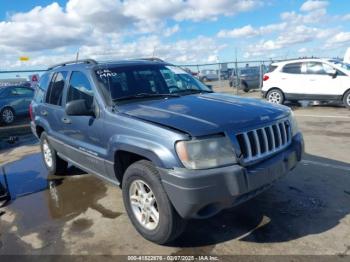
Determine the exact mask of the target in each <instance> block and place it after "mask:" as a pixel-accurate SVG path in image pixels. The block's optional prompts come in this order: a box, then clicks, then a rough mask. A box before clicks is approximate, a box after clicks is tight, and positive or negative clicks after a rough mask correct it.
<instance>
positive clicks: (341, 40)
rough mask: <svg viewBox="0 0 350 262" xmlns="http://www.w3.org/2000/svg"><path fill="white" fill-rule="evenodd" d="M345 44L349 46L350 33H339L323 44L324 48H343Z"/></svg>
mask: <svg viewBox="0 0 350 262" xmlns="http://www.w3.org/2000/svg"><path fill="white" fill-rule="evenodd" d="M346 44H350V32H340V33H338V34H336V35H335V36H333V37H332V38H330V39H328V41H327V42H326V44H325V48H332V47H337V46H343V45H346Z"/></svg>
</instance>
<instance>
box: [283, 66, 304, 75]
mask: <svg viewBox="0 0 350 262" xmlns="http://www.w3.org/2000/svg"><path fill="white" fill-rule="evenodd" d="M282 72H283V73H287V74H301V63H290V64H286V65H285V66H284V67H283V69H282Z"/></svg>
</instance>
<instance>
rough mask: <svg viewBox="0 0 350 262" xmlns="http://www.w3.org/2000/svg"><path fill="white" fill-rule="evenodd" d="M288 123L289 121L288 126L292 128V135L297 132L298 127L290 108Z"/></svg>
mask: <svg viewBox="0 0 350 262" xmlns="http://www.w3.org/2000/svg"><path fill="white" fill-rule="evenodd" d="M289 123H290V128H291V130H292V136H294V135H296V134H297V133H298V132H299V127H298V123H297V120H296V119H295V116H294V113H293V111H292V110H290V115H289Z"/></svg>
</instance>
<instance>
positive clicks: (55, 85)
mask: <svg viewBox="0 0 350 262" xmlns="http://www.w3.org/2000/svg"><path fill="white" fill-rule="evenodd" d="M67 75H68V72H66V71H61V72H56V73H54V74H53V76H52V79H51V82H50V85H49V89H48V91H47V95H46V103H48V104H51V105H57V106H61V105H62V97H63V89H64V86H65V83H66V79H67Z"/></svg>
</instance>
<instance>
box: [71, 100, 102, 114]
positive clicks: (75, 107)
mask: <svg viewBox="0 0 350 262" xmlns="http://www.w3.org/2000/svg"><path fill="white" fill-rule="evenodd" d="M66 114H67V115H69V116H94V115H95V114H94V112H93V110H91V109H90V108H88V107H87V106H86V101H85V100H84V99H79V100H74V101H71V102H68V103H67V104H66Z"/></svg>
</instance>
